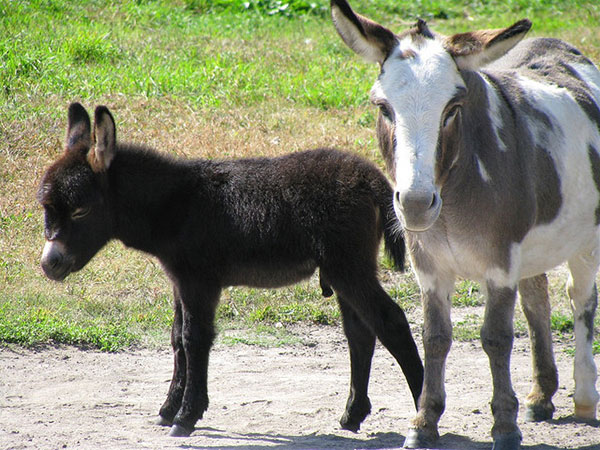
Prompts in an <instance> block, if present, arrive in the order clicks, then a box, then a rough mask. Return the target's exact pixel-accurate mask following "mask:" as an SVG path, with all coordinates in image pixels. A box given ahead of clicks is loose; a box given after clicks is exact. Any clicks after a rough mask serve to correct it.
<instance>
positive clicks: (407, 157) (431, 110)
mask: <svg viewBox="0 0 600 450" xmlns="http://www.w3.org/2000/svg"><path fill="white" fill-rule="evenodd" d="M463 91H464V82H463V80H462V78H461V77H460V74H459V72H458V69H457V66H456V64H455V62H454V60H453V59H452V57H451V56H450V55H449V54H448V52H447V51H446V50H445V49H444V48H443V47H442V45H441V44H440V42H439V41H436V40H433V39H423V40H420V41H417V42H415V41H414V40H413V38H412V37H410V36H408V37H405V38H404V39H402V40H400V41H399V43H398V45H397V46H396V47H395V48H394V49H393V50H392V52H391V54H390V55H389V56H388V58H387V59H386V60H385V61H384V62H383V65H382V70H381V74H380V76H379V78H378V80H377V81H376V82H375V84H374V86H373V88H372V89H371V100H372V102H373V103H375V104H376V105H378V106H379V108H380V111H381V117H380V118H379V121H380V122H381V123H380V129H382V130H385V129H386V128H387V130H386V131H384V133H383V134H384V135H383V136H382V138H383V139H386V138H387V139H390V138H391V147H392V148H391V150H392V155H390V157H391V160H392V166H393V176H394V179H395V190H396V193H395V199H394V208H395V210H396V214H397V215H398V217H399V218H400V220H401V221H402V224H403V226H404V227H405V228H406V229H409V230H411V231H422V230H426V229H427V228H429V227H430V226H431V225H432V224H433V223H434V222H435V221H436V219H437V218H438V216H439V213H440V211H441V207H442V201H441V196H440V190H441V183H440V182H439V181H440V180H438V179H437V178H436V161H437V151H436V150H437V146H438V141H439V138H440V127H449V126H451V125H452V123H453V122H454V120H455V119H456V117H457V116H458V115H459V114H460V112H459V108H460V94H461V92H463ZM451 102H452V107H449V105H450V103H451ZM437 117H439V118H440V120H439V121H438V120H435V118H437ZM440 123H441V125H440Z"/></svg>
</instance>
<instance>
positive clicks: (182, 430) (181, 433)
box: [169, 424, 194, 437]
mask: <svg viewBox="0 0 600 450" xmlns="http://www.w3.org/2000/svg"><path fill="white" fill-rule="evenodd" d="M192 431H194V428H193V427H192V428H186V427H184V426H183V425H179V424H175V425H173V426H172V427H171V431H170V432H169V436H172V437H188V436H189V435H190V434H192Z"/></svg>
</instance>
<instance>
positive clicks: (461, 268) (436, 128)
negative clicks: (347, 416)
mask: <svg viewBox="0 0 600 450" xmlns="http://www.w3.org/2000/svg"><path fill="white" fill-rule="evenodd" d="M331 9H332V11H331V12H332V16H333V21H334V24H335V27H336V29H337V31H338V33H339V34H340V35H341V37H342V39H343V40H344V42H345V43H346V44H347V45H348V46H349V47H350V48H352V49H353V50H354V51H355V52H356V53H358V54H359V55H361V56H363V57H364V58H365V59H367V60H369V61H372V62H377V63H379V65H380V68H381V72H380V74H379V77H378V78H377V80H376V81H375V84H374V85H373V88H372V90H371V99H372V101H373V103H375V104H376V105H378V106H379V108H380V112H379V117H378V119H377V135H378V140H379V145H380V148H381V151H382V153H383V156H384V158H385V160H386V163H387V168H388V170H389V172H390V174H391V175H392V176H393V178H394V179H395V198H394V207H395V210H396V214H397V215H398V217H399V218H400V220H401V222H402V223H403V225H404V227H405V228H406V238H407V241H408V243H409V247H410V252H411V258H412V263H413V268H414V270H415V272H416V274H417V278H418V281H419V285H420V288H421V292H422V298H423V309H424V332H423V340H424V347H425V381H424V386H423V392H422V394H421V398H420V401H419V411H418V413H417V416H416V418H415V419H414V420H413V423H412V428H411V430H410V431H409V433H408V435H407V439H406V442H405V447H409V448H415V447H423V446H425V447H426V446H430V445H431V444H433V442H434V441H435V440H436V439H437V438H438V430H437V424H438V420H439V418H440V416H441V414H442V412H443V410H444V407H445V392H444V367H445V361H446V356H447V354H448V351H449V349H450V345H451V339H452V326H451V321H450V296H451V293H452V290H453V287H454V281H455V279H456V277H464V278H469V279H474V280H476V281H478V282H480V283H481V285H482V287H483V288H484V289H485V291H486V292H487V302H486V310H485V318H484V324H483V327H482V329H481V340H482V345H483V349H484V350H485V352H486V353H487V355H488V357H489V361H490V366H491V372H492V379H493V398H492V403H491V406H492V413H493V416H494V426H493V428H492V436H493V439H494V448H496V449H504V448H511V449H513V448H518V447H519V446H520V441H521V433H520V431H519V428H518V426H517V423H516V418H517V410H518V402H517V398H516V396H515V393H514V391H513V389H512V386H511V380H510V368H509V365H510V352H511V348H512V341H513V313H514V306H515V297H516V293H517V290H518V291H519V294H520V298H521V305H522V307H523V310H524V312H525V316H526V317H527V320H528V323H529V329H530V335H531V340H532V354H533V387H532V390H531V393H530V394H529V395H528V397H527V419H529V420H534V421H538V420H546V419H549V418H551V417H552V413H553V411H554V406H553V404H552V396H553V394H554V393H555V392H556V389H557V385H558V375H557V370H556V365H555V362H554V357H553V353H552V337H551V332H550V304H549V300H548V292H547V280H546V275H545V272H546V271H547V270H549V269H551V268H553V267H555V266H556V265H558V264H560V263H562V262H564V261H567V262H568V266H569V270H570V278H569V282H568V294H569V297H570V299H571V305H572V309H573V315H574V319H575V336H576V351H575V369H574V377H575V394H574V396H573V399H574V402H575V415H576V416H577V417H579V418H583V419H590V418H594V417H595V415H596V407H597V403H598V399H599V396H598V393H597V391H596V387H595V382H596V377H597V374H596V366H595V364H594V359H593V355H592V338H593V320H594V314H595V310H596V305H597V295H596V286H595V276H596V272H597V269H598V266H599V264H600V248H599V247H600V243H599V242H600V241H599V225H600V153H599V152H600V109H599V105H600V72H598V69H597V68H596V67H595V66H594V65H593V64H592V62H591V61H590V60H589V59H587V58H585V57H584V56H582V55H581V53H580V52H579V51H578V50H577V49H575V48H573V47H571V46H570V45H568V44H566V43H564V42H562V41H559V40H556V39H530V40H526V41H523V42H520V41H521V39H522V38H523V37H524V35H525V34H526V33H527V31H528V30H529V28H530V27H531V23H530V22H529V21H528V20H521V21H519V22H517V23H515V24H514V25H512V26H510V27H508V28H505V29H498V30H481V31H474V32H470V33H463V34H456V35H454V36H442V35H439V34H437V33H433V32H432V31H430V30H429V29H428V27H427V25H426V23H425V22H424V21H421V20H420V21H418V23H417V24H416V26H415V27H414V28H412V29H410V30H408V31H406V32H404V33H401V34H398V35H397V34H394V33H393V32H391V31H390V30H388V29H386V28H384V27H382V26H381V25H379V24H376V23H374V22H373V21H371V20H369V19H367V18H365V17H362V16H360V15H358V14H355V13H354V12H353V11H352V9H351V8H350V6H349V5H348V3H347V2H346V1H345V0H332V1H331Z"/></svg>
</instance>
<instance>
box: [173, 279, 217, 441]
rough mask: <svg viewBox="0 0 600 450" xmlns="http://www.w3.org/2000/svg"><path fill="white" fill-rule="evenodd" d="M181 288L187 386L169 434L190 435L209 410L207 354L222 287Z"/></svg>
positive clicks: (188, 285) (185, 285) (187, 285)
mask: <svg viewBox="0 0 600 450" xmlns="http://www.w3.org/2000/svg"><path fill="white" fill-rule="evenodd" d="M178 289H179V294H180V298H181V312H182V316H181V317H182V344H183V351H184V353H185V361H186V371H185V379H186V383H185V388H184V391H183V399H182V402H181V407H180V408H179V411H178V412H177V414H176V415H175V418H174V419H173V427H172V428H171V432H170V435H171V436H189V435H190V434H191V433H192V431H194V425H195V424H196V422H197V421H198V420H199V419H201V418H202V415H203V414H204V411H206V409H207V408H208V389H207V380H208V355H209V352H210V348H211V347H212V343H213V340H214V337H215V331H214V323H213V322H214V317H215V310H216V307H217V303H218V301H219V294H220V288H219V287H217V286H215V285H206V284H203V285H200V284H196V283H180V284H179V287H178Z"/></svg>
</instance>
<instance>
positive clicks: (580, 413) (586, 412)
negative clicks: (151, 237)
mask: <svg viewBox="0 0 600 450" xmlns="http://www.w3.org/2000/svg"><path fill="white" fill-rule="evenodd" d="M575 417H576V418H577V419H579V420H583V421H589V420H596V405H594V406H577V405H575Z"/></svg>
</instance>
